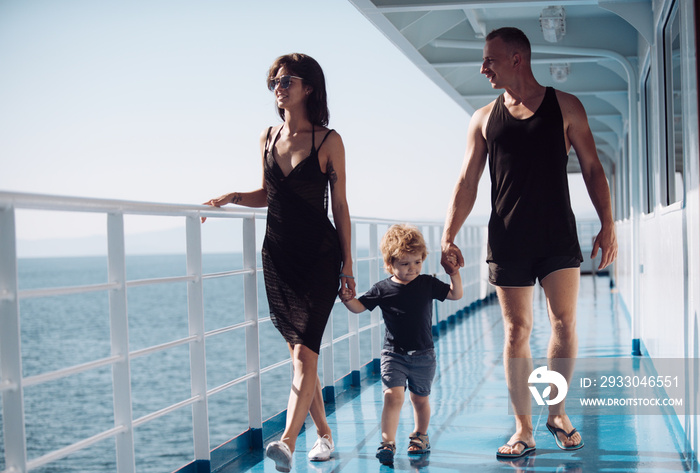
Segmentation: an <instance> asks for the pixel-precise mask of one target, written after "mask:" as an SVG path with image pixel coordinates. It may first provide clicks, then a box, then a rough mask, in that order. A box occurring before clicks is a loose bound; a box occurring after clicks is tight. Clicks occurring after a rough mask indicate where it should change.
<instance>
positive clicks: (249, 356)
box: [243, 217, 263, 448]
mask: <svg viewBox="0 0 700 473" xmlns="http://www.w3.org/2000/svg"><path fill="white" fill-rule="evenodd" d="M257 267H258V262H257V259H256V254H255V217H248V218H245V219H243V268H244V269H245V270H246V271H249V272H248V273H246V274H245V275H244V276H243V293H244V302H243V310H244V313H245V320H246V322H252V325H249V326H248V327H246V329H245V339H246V357H245V359H246V373H257V375H256V376H255V377H254V378H251V379H249V380H248V381H247V382H246V383H247V387H248V426H249V427H250V428H251V429H253V432H255V434H254V436H253V439H251V443H252V447H253V448H262V442H263V438H262V384H261V380H260V326H259V324H258V272H257Z"/></svg>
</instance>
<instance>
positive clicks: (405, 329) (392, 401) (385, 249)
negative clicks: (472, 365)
mask: <svg viewBox="0 0 700 473" xmlns="http://www.w3.org/2000/svg"><path fill="white" fill-rule="evenodd" d="M381 250H382V255H383V257H384V267H385V269H386V271H387V272H388V273H389V274H391V277H390V278H387V279H385V280H383V281H380V282H378V283H377V284H375V285H374V286H373V287H372V288H371V289H370V290H369V291H367V292H366V293H365V294H364V295H362V296H361V297H360V298H359V299H354V298H351V296H350V294H349V293H348V291H343V292H341V294H340V298H341V300H342V301H343V303H344V304H345V306H346V307H347V308H348V309H349V310H350V311H352V312H354V313H356V314H359V313H360V312H363V311H365V310H373V309H374V308H375V307H377V306H379V307H381V309H382V315H383V317H384V324H385V325H386V333H385V335H384V348H383V349H382V352H381V376H382V384H383V388H384V409H383V410H382V442H381V444H380V446H379V448H378V449H377V458H378V459H379V461H380V462H381V463H383V464H385V465H390V464H392V463H393V461H394V454H395V453H396V430H397V429H398V426H399V417H400V414H401V406H403V402H404V392H405V390H406V382H408V389H409V391H410V397H411V403H412V404H413V417H414V421H415V429H414V432H413V433H412V434H411V435H410V436H409V439H410V441H409V446H408V453H409V454H415V455H420V454H423V453H427V452H429V451H430V440H429V439H428V434H427V433H426V432H427V431H428V424H429V422H430V403H429V400H428V396H429V394H430V387H431V384H432V382H433V377H434V376H435V367H436V362H435V350H434V349H433V334H432V319H433V310H432V306H433V299H438V300H440V301H444V300H445V299H451V300H457V299H460V298H461V297H462V280H461V277H460V274H459V268H457V269H456V270H455V271H454V272H453V273H452V274H450V280H451V281H450V282H451V284H449V285H448V284H445V283H444V282H442V281H440V280H439V279H437V278H435V277H433V276H429V275H427V274H421V268H422V266H423V261H425V257H426V256H427V255H428V251H427V248H426V245H425V240H424V239H423V235H421V233H420V231H419V230H418V228H416V227H414V226H411V225H393V226H392V227H391V228H389V230H388V231H387V233H386V235H384V237H383V238H382V242H381Z"/></svg>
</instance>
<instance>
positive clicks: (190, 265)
mask: <svg viewBox="0 0 700 473" xmlns="http://www.w3.org/2000/svg"><path fill="white" fill-rule="evenodd" d="M186 234H187V274H188V276H194V279H193V280H192V281H189V282H188V283H187V314H188V325H189V334H190V336H196V337H197V338H196V340H194V341H193V342H190V380H191V383H192V385H191V393H192V396H193V397H198V398H199V399H198V400H197V402H195V403H194V404H192V428H193V434H194V458H195V460H206V461H209V458H210V455H209V415H208V406H207V403H208V400H207V355H206V343H205V341H204V289H203V282H202V225H201V224H200V220H199V216H198V215H190V216H188V217H187V218H186Z"/></svg>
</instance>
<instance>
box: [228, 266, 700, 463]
mask: <svg viewBox="0 0 700 473" xmlns="http://www.w3.org/2000/svg"><path fill="white" fill-rule="evenodd" d="M578 334H579V357H587V358H595V357H629V356H630V353H631V336H630V323H629V317H628V316H627V315H626V312H625V310H624V308H623V307H622V306H621V303H620V302H619V301H618V297H617V295H616V291H615V289H614V288H611V284H610V280H609V278H608V277H607V276H591V275H588V276H583V277H582V281H581V291H580V298H579V304H578ZM548 337H549V322H548V320H547V315H546V303H545V301H544V295H543V293H542V291H541V289H538V290H537V291H536V292H535V328H534V330H533V334H532V345H533V356H542V355H543V353H538V350H540V351H541V350H544V347H545V346H546V342H547V339H548ZM502 346H503V330H502V323H501V315H500V309H499V306H498V303H497V301H496V300H495V299H493V300H492V301H491V302H490V303H486V304H483V305H482V306H480V307H479V308H478V309H476V310H474V311H471V312H470V313H469V314H468V315H467V316H465V317H464V318H462V319H461V320H460V319H458V320H456V321H455V322H454V323H451V324H449V325H448V327H447V328H446V329H444V330H442V331H441V333H440V335H439V337H438V338H437V340H436V351H437V357H438V373H437V374H436V378H435V381H434V384H433V391H432V394H431V406H432V419H431V426H430V430H429V434H430V439H431V444H432V451H431V453H430V454H428V455H425V456H411V457H409V456H408V455H407V454H406V447H407V443H408V435H409V433H410V432H411V430H412V427H413V420H412V409H411V407H410V405H409V401H408V396H406V404H405V405H404V407H403V409H402V413H401V422H400V425H399V430H398V435H397V440H398V442H397V455H396V459H395V463H394V465H393V468H392V467H389V466H382V465H380V464H379V463H378V460H377V459H376V458H375V456H374V454H375V451H376V448H377V446H378V444H379V441H380V419H381V410H382V392H381V383H380V382H379V380H378V378H377V377H376V376H370V377H368V378H366V379H364V380H363V382H362V385H361V386H359V387H356V388H352V389H350V390H349V391H347V392H345V393H343V394H342V395H341V396H339V398H338V399H337V400H336V403H335V404H329V405H327V410H328V412H329V415H328V420H329V423H330V425H331V427H332V429H333V435H334V440H335V444H336V450H335V452H334V454H333V456H332V458H331V460H330V461H328V462H322V463H320V462H316V463H312V462H309V461H307V459H306V453H307V452H308V450H309V449H310V448H311V446H312V445H313V443H314V441H315V431H314V428H313V424H312V423H311V421H310V420H308V421H307V424H306V429H305V432H302V434H301V435H300V437H299V440H298V443H297V450H296V452H295V453H294V459H293V469H292V471H296V472H300V473H303V472H324V473H330V472H341V471H342V472H348V473H350V472H356V471H357V472H365V471H377V470H384V471H389V470H391V469H393V470H396V471H415V472H428V471H430V472H438V471H451V472H454V471H465V472H466V471H479V472H482V473H486V472H504V471H516V472H535V471H536V472H591V471H598V472H600V471H614V472H620V473H623V472H641V471H654V472H660V471H664V472H670V471H697V468H698V466H697V463H695V462H694V461H693V460H692V459H686V458H684V456H683V454H682V453H681V452H683V451H684V450H685V449H684V448H682V447H681V446H679V443H678V442H679V441H678V440H677V439H679V438H682V436H680V435H679V432H680V429H681V425H680V424H679V422H678V420H676V419H677V418H676V417H675V416H666V415H637V416H630V415H588V414H587V415H572V416H571V420H572V422H573V423H574V426H576V427H577V428H578V430H579V431H580V432H581V433H582V437H583V438H584V442H585V446H584V448H582V449H580V450H577V451H573V452H565V451H561V450H559V449H558V448H557V446H556V445H555V443H554V440H553V438H552V436H551V434H550V433H549V432H548V431H547V429H546V428H545V422H546V420H547V410H546V409H547V408H546V407H542V410H541V411H539V412H533V415H534V418H533V423H534V425H535V440H536V444H537V449H536V452H535V453H534V454H532V455H530V456H529V457H526V458H522V459H519V460H514V461H499V460H497V459H496V456H495V453H496V449H497V448H498V447H499V446H500V445H502V444H503V443H505V442H506V441H507V440H508V439H509V437H510V435H511V434H512V432H513V430H514V420H513V417H512V415H510V414H509V413H508V395H507V390H506V384H505V377H504V372H503V359H502V357H503V355H502ZM272 439H274V437H273V438H272ZM272 439H266V441H265V442H266V443H267V442H268V441H270V440H272ZM219 471H222V472H226V473H228V472H234V471H236V472H238V471H249V472H257V473H260V472H274V471H276V470H275V466H274V463H273V462H272V461H270V460H267V459H264V457H263V453H262V451H261V450H257V451H254V452H251V453H249V454H246V455H244V456H241V457H239V458H238V459H237V460H236V461H235V462H233V463H231V464H229V465H227V466H226V467H224V468H223V469H221V470H219Z"/></svg>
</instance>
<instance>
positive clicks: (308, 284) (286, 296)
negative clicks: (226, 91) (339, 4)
mask: <svg viewBox="0 0 700 473" xmlns="http://www.w3.org/2000/svg"><path fill="white" fill-rule="evenodd" d="M267 83H268V87H269V89H270V90H271V91H272V92H274V94H275V101H276V104H277V110H278V113H279V115H280V117H281V118H282V120H283V123H282V124H281V125H278V126H275V127H270V128H268V129H267V130H265V131H263V133H262V134H261V136H260V150H261V154H262V159H263V174H264V178H263V183H262V187H261V188H260V189H257V190H255V191H253V192H233V193H230V194H226V195H223V196H221V197H219V198H216V199H212V200H210V201H209V202H206V204H207V205H213V206H216V207H220V206H222V205H226V204H229V203H233V204H238V205H244V206H247V207H265V206H267V207H268V213H267V229H266V233H265V241H264V243H263V249H262V261H263V272H264V275H265V288H266V291H267V298H268V303H269V305H270V316H271V318H272V321H273V323H274V324H275V327H277V329H278V330H279V331H280V333H281V334H282V336H283V337H284V338H285V340H286V342H287V344H288V346H289V351H290V354H291V356H292V362H293V366H294V379H293V381H292V389H291V392H290V395H289V403H288V405H287V423H286V428H285V430H284V433H283V434H282V439H281V440H280V441H275V442H271V443H270V444H269V445H268V447H267V450H266V453H267V456H268V457H270V458H272V459H273V460H274V461H275V463H276V468H277V470H279V471H290V470H291V464H292V453H293V452H294V448H295V444H296V439H297V436H298V435H299V431H300V430H301V427H302V425H303V424H304V420H305V419H306V414H307V413H309V412H310V413H311V418H312V419H313V421H314V424H315V425H316V431H317V433H318V439H317V441H316V443H315V445H314V447H313V448H312V449H311V451H310V452H309V455H308V456H309V459H310V460H312V461H325V460H328V459H329V458H330V455H331V453H332V451H333V448H334V446H333V438H332V434H331V430H330V427H329V426H328V422H327V421H326V413H325V408H324V405H323V397H322V393H321V381H320V379H319V378H318V374H317V371H316V369H317V363H318V353H319V349H320V345H321V337H322V336H323V331H324V329H325V327H326V322H327V321H328V317H329V315H330V313H331V310H332V309H333V304H334V303H335V299H336V296H337V294H338V289H339V287H338V279H339V278H340V282H341V288H348V289H350V290H351V291H352V293H353V296H354V294H355V282H354V278H353V273H352V256H351V252H350V213H349V211H348V205H347V200H346V196H345V149H344V147H343V141H342V139H341V138H340V135H339V134H338V133H337V132H335V131H333V130H328V129H327V128H326V125H327V124H328V115H329V114H328V106H327V103H326V85H325V78H324V75H323V71H322V69H321V67H320V66H319V64H318V63H317V62H316V61H315V60H314V59H313V58H311V57H309V56H306V55H304V54H289V55H286V56H281V57H279V58H278V59H277V60H276V61H275V62H274V64H273V65H272V66H271V67H270V70H269V72H268V79H267ZM329 184H330V197H331V209H332V211H333V219H334V221H335V225H336V227H333V225H332V224H331V222H330V220H329V219H328V188H329ZM341 270H342V272H341Z"/></svg>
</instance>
